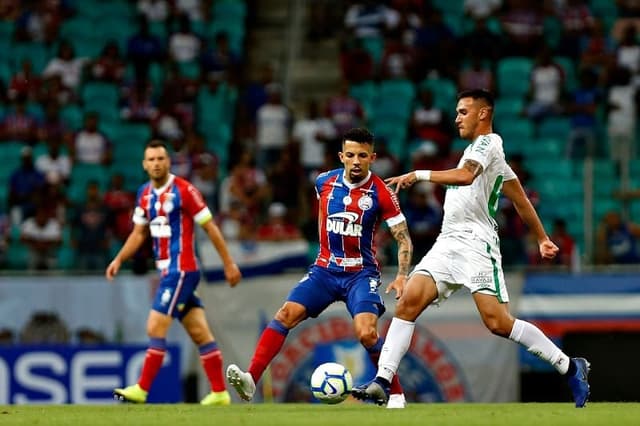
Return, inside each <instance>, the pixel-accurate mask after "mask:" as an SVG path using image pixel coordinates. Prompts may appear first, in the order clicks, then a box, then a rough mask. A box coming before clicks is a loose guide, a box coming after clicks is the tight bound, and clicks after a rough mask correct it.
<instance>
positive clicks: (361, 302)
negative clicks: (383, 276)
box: [227, 128, 413, 408]
mask: <svg viewBox="0 0 640 426" xmlns="http://www.w3.org/2000/svg"><path fill="white" fill-rule="evenodd" d="M339 157H340V161H341V162H342V164H343V165H344V167H343V168H339V169H335V170H331V171H328V172H325V173H322V174H321V175H319V176H318V177H317V178H316V186H315V188H316V193H317V197H318V199H319V226H318V231H319V238H320V250H319V253H318V256H317V258H316V261H315V263H314V264H313V265H312V266H311V267H310V268H309V270H308V272H307V274H306V275H305V276H304V277H302V279H301V280H300V281H299V282H298V284H297V285H296V286H295V287H294V288H293V289H292V290H291V292H290V293H289V295H288V297H287V300H286V301H285V302H284V305H283V306H282V307H281V308H280V309H279V310H278V312H276V314H275V317H274V318H273V320H272V321H271V322H270V323H269V324H268V326H267V327H266V329H265V330H264V331H263V333H262V335H261V336H260V339H259V340H258V344H257V346H256V348H255V352H254V354H253V357H252V359H251V362H250V364H249V368H248V370H247V371H246V372H245V371H242V370H241V369H240V368H239V367H238V366H237V365H235V364H231V365H229V367H228V368H227V380H228V381H229V383H230V384H231V385H232V386H233V387H234V388H235V389H236V391H238V394H239V395H240V397H241V398H242V399H244V400H246V401H251V399H252V398H253V395H254V393H255V390H256V383H257V382H258V380H260V377H262V374H263V372H264V370H265V369H266V368H267V366H268V365H269V363H270V362H271V361H272V360H273V358H275V356H276V355H277V354H278V352H279V351H280V349H281V348H282V345H283V344H284V341H285V339H286V337H287V334H288V333H289V330H291V329H292V328H294V327H295V326H297V325H298V324H300V322H302V321H304V320H305V319H307V318H309V317H313V318H315V317H317V316H318V315H319V314H320V313H321V312H322V311H324V310H325V309H326V308H327V307H328V306H329V305H330V304H332V303H334V302H337V301H342V302H344V303H345V304H346V306H347V309H348V311H349V313H350V314H351V316H352V317H353V324H354V328H355V334H356V336H357V338H358V339H359V341H360V343H362V345H363V346H364V347H365V349H366V350H367V352H368V354H369V357H370V358H371V360H372V361H373V363H374V364H377V360H378V356H379V355H380V349H381V348H382V343H383V341H382V339H381V338H380V336H379V335H378V318H379V317H380V316H381V315H382V314H383V313H384V311H385V307H384V304H383V300H382V298H381V297H380V294H379V293H378V287H379V286H380V284H381V280H380V267H379V265H378V262H377V260H376V247H375V245H374V241H373V240H374V235H375V232H376V229H377V228H378V226H379V225H380V222H381V221H383V220H384V221H385V222H386V223H387V225H388V226H389V228H390V232H391V234H392V235H393V237H394V238H395V240H396V242H397V244H398V271H397V275H396V277H395V279H394V280H393V281H392V282H391V283H390V284H389V285H388V286H387V289H386V292H387V293H389V292H390V291H391V290H394V291H395V292H396V296H397V297H400V295H401V294H402V291H403V289H404V285H405V282H406V279H407V274H408V273H409V265H410V262H411V255H412V251H413V247H412V244H411V239H410V237H409V231H408V229H407V223H406V221H405V218H404V215H403V214H402V212H401V211H400V206H399V203H398V199H397V197H396V195H395V194H394V193H393V191H392V190H390V189H389V188H388V187H387V186H386V185H385V183H384V181H383V180H382V179H381V178H380V177H378V176H376V175H374V174H373V173H372V172H371V171H370V170H369V167H370V165H371V163H372V162H373V161H374V160H375V158H376V154H375V152H374V138H373V135H372V134H371V133H370V132H369V131H368V130H366V129H362V128H355V129H351V130H348V131H347V132H346V133H345V134H344V136H343V139H342V151H341V152H340V153H339ZM404 406H405V397H404V394H403V391H402V387H401V385H400V382H399V381H398V379H397V378H394V380H393V381H392V383H391V398H390V399H389V402H388V404H387V407H388V408H404Z"/></svg>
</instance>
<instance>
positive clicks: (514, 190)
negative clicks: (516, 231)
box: [502, 179, 558, 259]
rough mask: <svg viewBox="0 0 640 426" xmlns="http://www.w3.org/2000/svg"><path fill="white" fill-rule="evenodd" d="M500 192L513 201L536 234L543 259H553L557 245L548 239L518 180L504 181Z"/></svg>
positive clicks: (556, 251) (517, 210)
mask: <svg viewBox="0 0 640 426" xmlns="http://www.w3.org/2000/svg"><path fill="white" fill-rule="evenodd" d="M502 193H503V194H504V195H505V196H506V197H507V198H509V199H510V200H511V202H513V206H514V207H515V209H516V212H518V215H519V216H520V218H521V219H522V220H523V221H524V223H526V224H527V226H528V227H529V229H531V231H532V232H533V233H534V235H535V236H536V240H537V241H538V248H539V250H540V255H541V256H542V257H543V258H544V259H553V258H554V257H555V256H556V254H557V253H558V246H556V245H555V244H554V243H553V241H551V240H550V239H549V236H548V235H547V233H546V232H545V230H544V226H543V225H542V221H541V220H540V217H538V213H536V209H535V208H534V207H533V205H532V204H531V201H530V200H529V197H527V194H526V193H525V192H524V188H523V187H522V185H521V184H520V181H519V180H518V179H511V180H508V181H505V182H504V184H503V185H502Z"/></svg>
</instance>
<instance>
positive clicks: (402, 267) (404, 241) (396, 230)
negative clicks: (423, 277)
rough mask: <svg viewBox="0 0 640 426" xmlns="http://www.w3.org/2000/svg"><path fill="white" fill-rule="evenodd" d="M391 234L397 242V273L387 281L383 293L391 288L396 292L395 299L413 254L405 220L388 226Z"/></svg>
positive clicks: (405, 280)
mask: <svg viewBox="0 0 640 426" xmlns="http://www.w3.org/2000/svg"><path fill="white" fill-rule="evenodd" d="M390 231H391V235H393V238H394V239H395V240H396V242H397V243H398V273H397V275H396V277H395V279H394V280H393V281H392V282H391V283H389V285H388V286H387V289H386V291H385V293H387V294H388V293H389V292H390V291H391V290H394V291H395V292H396V299H399V298H400V297H401V296H402V293H403V291H404V286H405V284H406V283H407V277H408V276H409V268H410V266H411V257H412V256H413V244H412V242H411V237H410V236H409V228H408V227H407V222H401V223H398V224H397V225H393V226H392V227H391V228H390Z"/></svg>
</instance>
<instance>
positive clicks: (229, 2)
mask: <svg viewBox="0 0 640 426" xmlns="http://www.w3.org/2000/svg"><path fill="white" fill-rule="evenodd" d="M213 16H214V19H215V18H221V19H230V20H234V21H236V22H243V21H244V19H245V17H246V16H247V4H246V3H245V2H244V1H242V0H217V1H216V2H215V3H213Z"/></svg>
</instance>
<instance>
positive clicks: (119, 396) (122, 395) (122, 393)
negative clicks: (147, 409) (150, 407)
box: [113, 383, 149, 404]
mask: <svg viewBox="0 0 640 426" xmlns="http://www.w3.org/2000/svg"><path fill="white" fill-rule="evenodd" d="M148 393H149V392H147V391H146V390H144V389H142V388H141V387H140V385H139V384H137V383H136V384H135V385H131V386H127V387H126V388H123V389H121V388H117V389H114V390H113V398H114V399H116V400H118V401H122V402H135V403H136V404H144V403H145V402H146V401H147V394H148Z"/></svg>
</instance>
